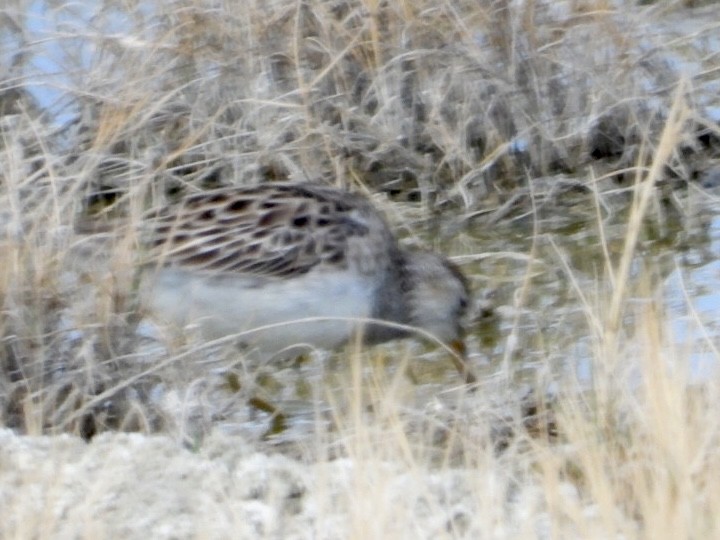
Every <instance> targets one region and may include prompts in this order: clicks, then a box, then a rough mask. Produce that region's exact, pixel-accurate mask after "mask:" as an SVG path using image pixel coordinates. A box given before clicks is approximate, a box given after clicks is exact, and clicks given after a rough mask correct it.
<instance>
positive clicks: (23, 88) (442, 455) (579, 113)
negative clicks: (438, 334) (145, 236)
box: [0, 0, 720, 539]
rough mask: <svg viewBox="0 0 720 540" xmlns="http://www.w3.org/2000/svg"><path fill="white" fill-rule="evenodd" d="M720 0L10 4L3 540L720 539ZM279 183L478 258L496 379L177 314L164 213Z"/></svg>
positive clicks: (2, 32)
mask: <svg viewBox="0 0 720 540" xmlns="http://www.w3.org/2000/svg"><path fill="white" fill-rule="evenodd" d="M718 14H720V5H718V4H717V3H716V2H681V1H668V2H620V1H617V2H612V1H609V0H575V1H567V2H565V1H563V2H551V1H548V2H545V1H535V2H532V1H527V2H509V1H505V0H488V1H481V2H474V1H466V0H454V1H448V2H438V1H435V0H422V1H419V2H405V1H401V2H380V1H377V0H360V1H353V0H338V1H330V2H321V1H310V0H307V1H306V0H297V1H290V0H271V1H264V2H255V1H249V2H244V3H235V4H234V3H217V2H205V1H202V0H178V1H172V2H153V3H146V4H142V5H141V4H137V3H133V2H95V3H92V5H83V4H82V3H62V2H50V1H39V2H30V1H29V0H10V1H6V2H5V3H4V4H3V6H2V7H0V74H2V75H0V164H1V165H2V167H1V168H0V261H1V264H0V302H1V311H0V344H1V345H2V346H1V347H0V428H4V429H2V431H0V449H1V452H0V508H2V509H3V511H2V514H3V519H0V536H1V537H3V538H28V537H37V538H66V537H92V538H101V537H108V538H113V537H115V538H116V537H124V538H140V537H148V536H150V537H152V538H194V537H211V538H227V537H233V538H244V537H248V538H257V537H272V538H286V537H287V538H347V537H362V538H371V537H373V538H374V537H377V538H386V537H387V538H389V537H392V538H440V537H442V538H444V537H448V538H456V537H457V538H602V539H605V538H652V539H658V538H681V537H689V538H714V537H718V536H719V535H720V518H718V514H717V512H716V509H717V508H718V507H719V505H720V488H718V485H717V482H716V481H714V479H716V478H718V477H719V476H720V450H719V448H720V446H719V445H718V437H719V436H720V425H719V424H718V421H717V419H716V418H717V413H716V411H717V410H718V408H719V407H720V385H719V384H718V381H719V379H718V373H717V368H718V366H717V362H718V351H717V343H718V336H719V334H718V324H717V322H716V320H715V318H716V312H717V311H718V305H719V304H720V302H719V301H718V300H719V299H718V292H717V291H718V290H720V287H719V285H720V283H718V282H719V281H720V272H719V271H718V263H717V260H718V255H720V221H719V219H720V206H719V205H718V198H717V197H718V193H719V192H720V190H718V189H717V188H718V187H719V186H720V169H718V157H720V128H719V127H718V122H719V121H720V112H719V111H720V91H719V90H720V22H718V21H720V17H719V16H718ZM273 181H316V182H321V183H327V184H331V185H335V186H338V187H343V188H346V189H350V190H354V191H360V192H362V193H365V194H367V195H368V196H369V197H371V198H372V200H373V202H374V203H375V204H376V205H377V206H378V208H380V209H381V210H382V211H383V212H384V214H385V215H386V216H387V218H388V220H389V221H390V223H391V224H392V226H393V228H394V229H395V230H396V231H397V232H398V235H399V236H400V237H401V238H402V240H403V242H404V243H406V244H408V245H417V246H422V247H426V248H431V249H434V250H437V251H439V252H443V253H445V254H448V255H450V256H451V257H452V258H453V260H454V261H455V262H456V263H457V264H458V265H460V267H461V268H462V269H463V271H464V272H465V273H466V274H467V276H468V277H469V279H470V281H471V285H472V288H473V291H474V292H475V296H476V298H475V303H474V305H473V311H472V321H471V324H470V325H469V330H470V331H469V336H468V343H469V349H470V360H471V361H472V363H473V367H474V369H475V370H476V374H477V375H478V376H479V382H478V383H477V384H476V385H474V386H472V387H468V386H467V385H464V384H462V381H460V380H459V379H458V377H457V373H456V372H455V371H454V370H453V368H452V366H451V365H450V364H449V363H448V362H446V361H445V360H444V359H443V352H442V351H441V350H437V349H433V348H432V347H428V346H427V344H425V343H422V342H421V340H407V341H405V342H400V343H394V344H392V345H386V346H381V347H374V348H371V349H363V348H359V347H355V346H349V347H347V348H345V349H343V350H341V351H333V352H327V351H313V352H311V353H310V354H308V355H306V356H305V357H303V358H301V359H298V360H297V361H296V362H283V363H272V362H271V363H267V364H263V365H256V364H253V363H251V362H247V361H245V357H244V354H243V351H240V350H238V349H237V348H236V347H234V346H233V343H232V341H231V340H224V341H223V340H221V341H219V342H210V343H208V342H207V341H203V340H202V339H199V337H198V336H196V335H195V334H194V333H193V331H192V328H189V329H188V331H187V332H186V333H185V334H184V335H181V336H178V335H176V334H173V333H171V332H168V331H167V329H165V328H162V327H161V326H159V325H157V324H156V323H155V322H154V321H153V320H152V318H151V317H149V316H148V314H147V313H145V311H144V310H143V306H142V298H138V289H137V267H138V253H139V251H140V250H139V249H138V238H137V234H136V231H137V225H138V221H139V219H140V216H141V215H142V213H143V212H144V211H145V210H146V209H147V208H149V207H151V206H153V205H157V204H160V203H162V202H163V201H172V200H174V199H176V198H177V197H178V196H180V195H182V194H184V193H188V192H191V191H193V190H200V189H207V188H210V187H216V186H220V185H230V184H249V183H259V182H273ZM279 413H282V415H281V416H280V415H279Z"/></svg>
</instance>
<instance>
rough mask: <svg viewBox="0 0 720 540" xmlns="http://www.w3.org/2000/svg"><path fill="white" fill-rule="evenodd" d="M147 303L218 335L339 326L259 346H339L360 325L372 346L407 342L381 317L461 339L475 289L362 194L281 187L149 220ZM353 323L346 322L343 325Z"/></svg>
mask: <svg viewBox="0 0 720 540" xmlns="http://www.w3.org/2000/svg"><path fill="white" fill-rule="evenodd" d="M143 226H144V229H145V231H144V232H145V236H144V240H145V243H146V245H147V246H148V247H149V254H148V255H149V257H150V259H149V264H147V267H148V268H150V269H152V270H154V272H151V274H152V275H153V276H154V277H153V279H152V280H151V286H150V289H149V293H148V297H149V302H150V304H151V307H152V308H154V310H155V311H156V312H159V313H160V314H161V315H163V316H164V318H165V319H166V320H168V321H174V322H175V323H176V324H179V325H181V326H182V325H184V324H187V323H188V322H191V321H192V320H201V321H204V323H205V324H204V325H205V328H206V329H207V330H208V332H207V333H208V335H212V336H221V335H227V334H232V333H235V332H240V331H242V330H243V329H249V328H257V327H258V326H262V325H276V324H278V323H280V324H283V323H286V322H288V323H290V322H293V321H299V320H301V319H303V318H306V317H319V318H323V317H327V318H331V319H332V318H337V320H336V321H335V322H334V323H332V322H325V323H320V322H315V323H310V322H308V323H307V324H305V326H302V327H300V326H298V325H297V324H291V325H289V326H288V327H287V328H284V329H278V330H275V331H272V332H270V331H268V332H267V336H266V338H265V339H264V341H262V340H261V339H258V340H257V341H258V342H262V343H261V348H263V347H264V348H265V349H273V348H279V347H280V346H281V345H282V346H287V345H291V344H292V343H297V341H298V340H299V341H304V342H308V343H311V344H315V345H318V346H322V347H334V346H337V345H338V344H339V343H342V342H343V341H346V340H347V339H349V338H350V337H351V335H352V333H353V332H354V331H355V330H354V329H357V328H358V327H359V326H362V327H363V336H364V338H365V341H366V342H368V343H379V342H383V341H387V340H390V339H395V338H398V337H404V336H407V335H408V331H407V330H403V329H399V328H397V327H393V326H388V325H383V324H362V323H357V324H354V325H353V324H349V323H348V319H350V320H352V319H353V318H357V319H359V320H362V319H367V318H372V319H380V320H384V321H389V322H393V323H400V324H403V325H407V326H412V327H417V328H421V329H423V330H425V331H426V332H429V333H431V334H433V335H435V336H436V337H437V338H439V339H441V340H443V341H445V342H447V343H455V342H457V341H458V340H460V339H461V338H462V327H461V319H462V317H463V314H464V312H465V309H466V307H467V304H468V296H469V291H468V286H467V283H466V281H465V279H464V277H463V276H462V274H461V273H460V271H459V270H458V269H457V268H456V267H455V266H454V265H452V264H451V263H450V262H449V261H448V260H447V259H446V258H444V257H442V256H440V255H437V254H434V253H429V252H424V251H418V252H414V251H409V250H406V249H404V248H402V246H401V245H400V244H399V243H398V242H397V240H396V238H395V236H394V235H393V233H392V231H391V230H390V228H389V227H388V225H387V224H386V222H385V220H384V219H383V217H382V216H381V214H380V213H379V212H378V211H377V210H376V209H375V208H374V207H373V205H372V203H371V202H370V201H369V200H368V199H367V198H365V197H363V196H361V195H356V194H352V193H349V192H347V191H343V190H339V189H336V188H331V187H325V186H320V185H315V184H287V183H274V184H263V185H259V186H254V187H253V186H251V187H247V186H246V187H227V188H220V189H215V190H211V191H206V192H200V193H194V194H190V195H188V196H186V197H184V198H183V199H182V200H180V201H179V202H177V203H174V204H171V205H168V206H165V207H162V208H159V209H157V210H153V211H150V212H149V213H148V214H147V215H146V216H145V219H144V220H143ZM343 319H344V320H345V322H341V321H342V320H343Z"/></svg>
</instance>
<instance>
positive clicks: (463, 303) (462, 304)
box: [459, 298, 468, 311]
mask: <svg viewBox="0 0 720 540" xmlns="http://www.w3.org/2000/svg"><path fill="white" fill-rule="evenodd" d="M459 307H460V311H465V310H466V309H467V308H468V301H467V299H466V298H461V299H460V305H459Z"/></svg>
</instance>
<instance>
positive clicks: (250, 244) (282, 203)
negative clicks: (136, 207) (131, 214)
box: [146, 184, 391, 278]
mask: <svg viewBox="0 0 720 540" xmlns="http://www.w3.org/2000/svg"><path fill="white" fill-rule="evenodd" d="M146 223H149V233H150V234H149V236H150V239H149V244H150V247H151V248H152V252H153V254H154V257H155V258H157V260H158V261H160V262H161V264H163V265H169V266H180V267H190V268H194V269H198V270H205V271H212V272H230V273H242V274H251V275H256V276H267V277H280V278H282V277H288V276H293V275H299V274H304V273H307V272H309V271H310V270H311V269H313V268H315V267H318V266H321V265H326V266H334V267H340V268H342V267H347V265H348V264H349V259H348V245H349V244H350V243H352V244H353V245H354V246H355V249H354V251H358V250H360V251H361V252H372V251H373V248H372V246H373V245H377V239H376V238H374V237H376V236H377V235H380V236H384V237H388V236H391V233H390V231H389V229H388V227H387V225H386V224H385V222H384V220H383V219H382V217H381V216H380V215H379V214H378V213H377V211H376V210H375V209H374V208H373V207H372V205H371V204H370V202H369V201H368V200H367V199H365V198H364V197H361V196H359V195H353V194H350V193H348V192H344V191H340V190H337V189H333V188H327V187H323V186H315V185H308V184H300V185H297V184H273V185H271V186H268V185H261V186H257V187H236V188H222V189H217V190H212V191H206V192H202V193H196V194H192V195H189V196H187V197H185V198H184V199H183V200H182V201H180V202H179V203H177V204H175V205H172V206H169V207H165V208H161V209H159V210H156V211H151V212H150V213H149V216H148V218H147V219H146ZM367 255H368V253H365V254H364V255H363V256H367Z"/></svg>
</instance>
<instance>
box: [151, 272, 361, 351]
mask: <svg viewBox="0 0 720 540" xmlns="http://www.w3.org/2000/svg"><path fill="white" fill-rule="evenodd" d="M372 295H373V290H372V287H371V285H370V284H369V283H367V281H364V280H363V279H361V278H359V277H358V276H357V275H353V274H350V273H344V272H335V273H328V272H323V273H318V272H310V273H308V274H305V275H303V276H299V277H296V278H292V279H290V280H283V279H275V280H266V281H265V282H264V284H263V285H261V286H259V282H258V281H257V280H255V279H254V278H245V277H242V276H201V275H196V274H191V273H189V272H187V271H185V270H179V269H172V268H166V269H162V270H160V271H159V272H158V273H157V274H156V275H155V276H154V279H153V280H152V281H150V283H149V288H148V289H147V299H148V302H147V304H148V307H149V308H150V309H151V310H152V311H153V312H154V314H155V315H156V317H157V318H159V319H160V320H161V321H164V322H167V323H170V324H173V325H176V326H179V327H184V326H186V325H188V324H193V323H195V324H199V325H200V327H201V329H202V331H203V334H204V336H205V337H207V338H208V339H215V338H219V337H224V336H229V335H237V336H238V339H240V340H242V341H244V342H247V343H251V344H253V345H255V346H257V347H258V348H259V349H260V350H262V351H263V352H268V353H273V352H277V351H280V350H282V349H285V348H287V347H290V346H292V345H298V344H309V345H312V346H314V347H321V348H326V349H331V348H335V347H337V346H339V345H340V344H342V343H343V342H345V341H347V340H348V339H349V337H350V336H351V335H352V332H353V330H354V329H355V328H357V327H358V325H359V324H360V323H358V322H355V323H353V322H350V321H347V320H342V321H341V320H336V321H328V320H324V321H303V319H308V318H313V317H325V318H327V317H329V318H333V317H337V318H342V319H348V318H351V319H366V318H368V317H370V316H371V312H372ZM263 327H268V328H263ZM256 329H257V330H256Z"/></svg>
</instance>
